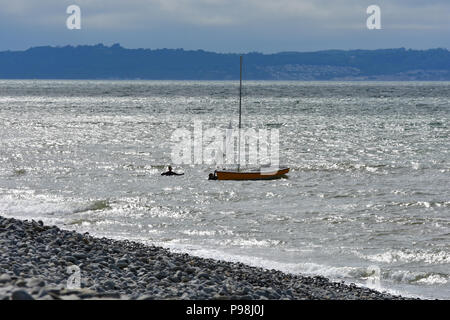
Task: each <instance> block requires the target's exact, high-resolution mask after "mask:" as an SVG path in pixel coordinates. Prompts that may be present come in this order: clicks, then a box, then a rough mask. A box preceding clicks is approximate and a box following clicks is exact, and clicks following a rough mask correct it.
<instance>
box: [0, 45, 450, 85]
mask: <svg viewBox="0 0 450 320" xmlns="http://www.w3.org/2000/svg"><path fill="white" fill-rule="evenodd" d="M238 56H239V55H238V54H222V53H214V52H206V51H203V50H197V51H186V50H183V49H158V50H150V49H125V48H123V47H121V46H120V45H119V44H115V45H113V46H111V47H107V46H104V45H102V44H98V45H95V46H77V47H73V46H66V47H49V46H46V47H35V48H31V49H28V50H26V51H3V52H0V78H2V79H155V80H232V79H238V78H239V59H238ZM244 61H245V65H244V68H245V69H244V72H245V74H244V76H245V79H246V80H450V52H449V51H448V50H447V49H430V50H406V49H403V48H402V49H383V50H350V51H342V50H328V51H318V52H281V53H276V54H261V53H256V52H253V53H248V54H245V55H244Z"/></svg>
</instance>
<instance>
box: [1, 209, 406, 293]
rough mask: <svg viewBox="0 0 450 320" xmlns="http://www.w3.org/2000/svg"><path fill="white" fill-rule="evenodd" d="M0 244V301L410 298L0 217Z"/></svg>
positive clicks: (322, 278)
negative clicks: (74, 272) (77, 275)
mask: <svg viewBox="0 0 450 320" xmlns="http://www.w3.org/2000/svg"><path fill="white" fill-rule="evenodd" d="M0 247H1V248H2V250H1V251H0V300H10V299H11V300H24V299H28V300H29V299H39V300H59V299H62V300H80V299H123V300H128V299H138V300H147V299H148V300H169V299H177V300H179V299H181V300H211V299H214V300H280V299H283V300H317V299H318V300H405V299H413V298H407V297H402V296H395V295H391V294H388V293H385V292H378V291H375V290H373V289H369V288H365V287H360V286H356V285H355V284H344V283H343V282H332V281H330V280H329V279H327V278H325V277H322V276H314V277H310V276H302V275H294V274H288V273H283V272H281V271H277V270H273V269H272V270H268V269H263V268H258V267H252V266H248V265H245V264H243V263H237V262H227V261H220V260H214V259H205V258H200V257H195V256H191V255H188V254H186V253H174V252H171V251H169V250H168V249H165V248H162V247H156V246H153V245H145V244H142V243H137V242H133V241H128V240H113V239H107V238H96V237H92V236H90V235H89V234H88V233H85V234H80V233H77V232H75V231H68V230H63V229H60V228H58V227H56V226H45V225H44V224H43V223H42V222H41V221H39V222H36V221H34V220H31V221H29V220H18V219H15V218H5V217H3V216H1V215H0ZM70 270H72V271H73V270H75V271H77V270H78V271H79V274H80V277H79V278H77V277H76V274H74V275H72V276H71V275H70V274H69V271H70ZM69 277H70V278H72V279H74V281H75V282H72V283H73V284H74V285H72V286H69V287H70V288H68V279H69ZM77 279H80V282H79V286H78V283H77ZM73 287H75V288H73Z"/></svg>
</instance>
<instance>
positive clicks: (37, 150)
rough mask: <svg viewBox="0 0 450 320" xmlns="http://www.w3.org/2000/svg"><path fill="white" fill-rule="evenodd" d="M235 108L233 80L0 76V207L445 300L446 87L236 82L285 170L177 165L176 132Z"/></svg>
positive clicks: (449, 231) (207, 123) (11, 213)
mask: <svg viewBox="0 0 450 320" xmlns="http://www.w3.org/2000/svg"><path fill="white" fill-rule="evenodd" d="M238 108H239V83H238V82H236V81H140V80H132V81H114V80H112V81H87V80H76V81H69V80H0V215H2V216H6V217H14V218H19V219H28V220H31V219H34V220H42V221H43V222H44V223H46V224H54V225H57V226H59V227H61V228H64V229H70V230H76V231H78V232H81V233H85V232H88V233H89V234H91V235H93V236H97V237H108V238H114V239H128V240H133V241H138V242H142V243H146V244H149V245H158V246H162V247H165V248H169V249H170V250H172V251H174V252H183V253H189V254H192V255H195V256H199V257H206V258H214V259H220V260H226V261H239V262H243V263H246V264H249V265H252V266H258V267H263V268H267V269H277V270H281V271H284V272H289V273H294V274H302V275H313V276H315V275H320V276H325V277H328V278H330V279H332V280H334V281H344V282H346V283H355V284H357V285H358V286H366V287H371V288H375V289H378V290H381V291H386V292H389V293H393V294H401V295H404V296H408V297H420V298H424V299H436V298H437V299H450V82H295V81H294V82H284V81H279V82H268V81H244V87H243V98H242V128H253V129H255V130H272V131H274V130H276V132H277V133H278V136H279V161H280V163H282V164H283V165H286V166H288V167H290V169H291V171H290V172H289V174H288V175H287V177H286V178H283V179H278V180H264V181H211V180H208V174H209V173H211V172H213V171H214V170H216V169H218V168H220V167H221V164H217V163H203V162H201V163H199V162H198V161H197V162H196V163H174V161H173V148H174V139H173V138H174V132H176V131H177V130H185V131H184V132H186V131H188V132H193V130H194V128H195V123H201V125H202V129H203V130H207V129H209V128H214V129H220V130H225V129H226V128H229V127H230V126H231V127H232V128H236V127H237V126H238V121H239V116H238V112H239V109H238ZM168 165H172V166H173V168H174V171H176V172H180V173H184V175H183V176H172V177H167V176H161V173H162V172H164V171H165V170H167V166H168Z"/></svg>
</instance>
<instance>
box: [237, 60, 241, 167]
mask: <svg viewBox="0 0 450 320" xmlns="http://www.w3.org/2000/svg"><path fill="white" fill-rule="evenodd" d="M239 74H240V76H239V139H238V144H239V145H238V171H240V170H241V107H242V56H241V57H240V68H239Z"/></svg>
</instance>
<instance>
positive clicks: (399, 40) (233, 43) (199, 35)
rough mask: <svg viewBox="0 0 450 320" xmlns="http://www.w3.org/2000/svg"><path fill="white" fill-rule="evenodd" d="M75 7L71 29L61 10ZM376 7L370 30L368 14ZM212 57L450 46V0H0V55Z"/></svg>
mask: <svg viewBox="0 0 450 320" xmlns="http://www.w3.org/2000/svg"><path fill="white" fill-rule="evenodd" d="M70 5H78V6H79V7H80V9H81V29H80V30H69V29H68V28H67V26H66V20H67V18H68V17H69V16H70V14H67V13H66V10H67V7H68V6H70ZM370 5H378V6H379V7H380V9H381V29H380V30H369V29H368V28H367V26H366V20H367V18H368V17H369V16H370V15H369V14H367V12H366V10H367V8H368V7H369V6H370ZM98 43H103V44H105V45H112V44H114V43H120V44H121V45H122V46H123V47H125V48H150V49H159V48H183V49H186V50H197V49H203V50H207V51H215V52H225V53H226V52H235V53H245V52H254V51H257V52H263V53H274V52H281V51H317V50H327V49H345V50H348V49H380V48H400V47H405V48H412V49H429V48H450V0H0V51H4V50H26V49H28V48H30V47H36V46H44V45H52V46H65V45H73V46H76V45H86V44H88V45H89V44H98Z"/></svg>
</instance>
